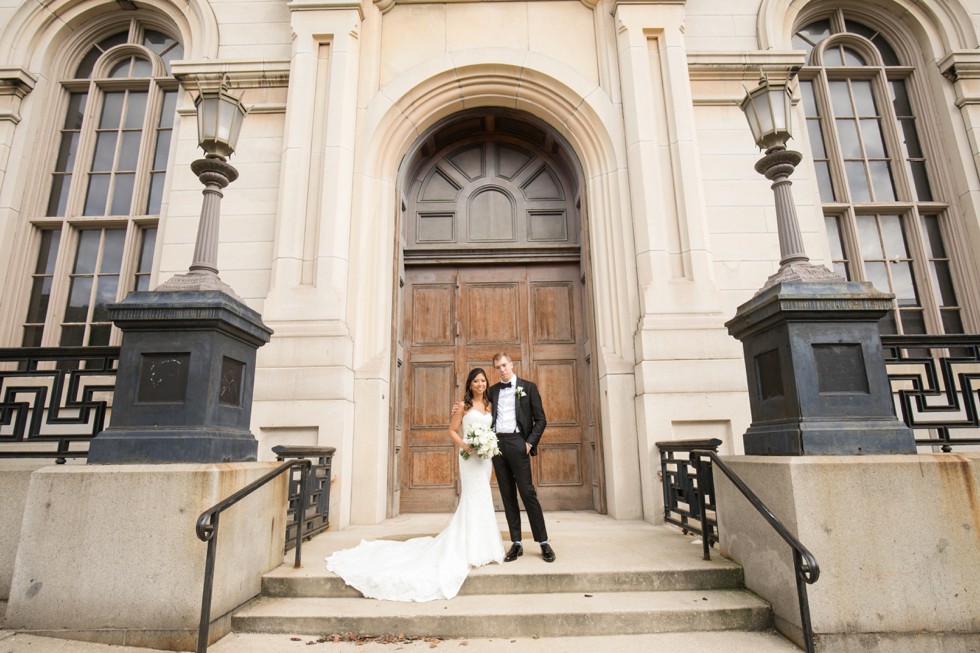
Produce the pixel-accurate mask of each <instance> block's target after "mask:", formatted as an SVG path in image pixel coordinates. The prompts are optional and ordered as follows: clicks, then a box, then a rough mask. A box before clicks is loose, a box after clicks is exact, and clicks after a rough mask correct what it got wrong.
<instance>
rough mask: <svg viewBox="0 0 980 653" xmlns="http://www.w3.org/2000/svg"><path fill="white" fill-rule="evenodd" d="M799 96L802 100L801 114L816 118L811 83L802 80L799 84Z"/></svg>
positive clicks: (815, 103) (815, 102)
mask: <svg viewBox="0 0 980 653" xmlns="http://www.w3.org/2000/svg"><path fill="white" fill-rule="evenodd" d="M800 96H801V97H802V98H803V112H804V113H805V114H806V115H807V116H816V115H818V112H817V100H816V98H815V97H813V82H811V81H809V80H804V81H801V82H800Z"/></svg>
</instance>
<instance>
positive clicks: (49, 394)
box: [0, 347, 119, 463]
mask: <svg viewBox="0 0 980 653" xmlns="http://www.w3.org/2000/svg"><path fill="white" fill-rule="evenodd" d="M118 364H119V347H20V348H11V349H0V458H39V457H53V458H55V459H56V462H57V463H64V462H65V459H66V458H77V457H84V456H87V455H88V443H89V441H90V440H91V439H92V438H94V437H95V436H96V435H97V434H98V433H99V432H100V431H102V430H103V429H104V428H105V425H106V419H107V415H108V411H109V407H110V405H111V403H112V393H113V390H114V388H115V384H116V369H117V367H118Z"/></svg>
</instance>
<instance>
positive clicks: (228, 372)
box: [88, 291, 272, 464]
mask: <svg viewBox="0 0 980 653" xmlns="http://www.w3.org/2000/svg"><path fill="white" fill-rule="evenodd" d="M109 315H110V317H111V319H112V321H113V322H114V323H115V324H116V326H118V327H119V328H120V329H121V330H122V332H123V343H122V348H121V352H120V356H119V371H118V374H117V377H116V390H115V395H114V396H113V405H112V418H111V425H110V426H109V428H107V429H106V430H104V431H102V432H101V433H99V434H98V436H96V437H95V439H94V440H92V445H91V448H90V449H89V455H88V462H89V463H90V464H92V463H94V464H100V463H114V464H140V463H217V462H244V461H252V460H255V459H256V451H257V443H256V440H255V437H254V436H253V435H252V433H251V431H250V429H249V420H250V418H251V413H252V388H253V384H254V380H255V352H256V350H257V349H258V348H259V347H261V346H262V345H264V344H265V343H267V342H269V339H270V337H271V336H272V331H271V330H270V329H269V328H268V327H267V326H265V324H263V323H262V319H261V316H260V315H259V314H258V313H256V312H255V311H253V310H252V309H250V308H249V307H248V306H246V305H245V304H243V303H242V302H240V301H238V300H237V299H235V298H233V297H231V296H229V295H228V294H226V293H224V292H220V291H181V292H139V293H133V294H131V295H129V296H128V297H127V298H126V299H125V300H123V301H122V302H119V303H118V304H113V305H111V306H109Z"/></svg>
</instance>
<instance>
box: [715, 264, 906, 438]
mask: <svg viewBox="0 0 980 653" xmlns="http://www.w3.org/2000/svg"><path fill="white" fill-rule="evenodd" d="M890 308H891V295H888V294H886V293H881V292H879V291H877V290H875V289H874V287H873V286H871V284H868V283H857V282H848V281H843V280H841V281H796V282H783V283H778V284H776V285H774V286H772V287H771V288H767V289H765V290H763V291H762V292H760V293H759V294H757V295H756V296H755V297H753V298H752V299H751V300H749V301H748V302H746V303H744V304H742V305H741V306H739V308H738V311H737V313H736V314H735V317H734V318H732V319H731V320H729V321H728V323H727V324H726V326H727V327H728V332H729V333H730V334H731V335H732V336H734V337H735V338H737V339H738V340H740V341H741V342H742V346H743V349H744V352H745V371H746V374H747V376H748V382H749V384H748V385H749V401H750V404H751V409H752V425H751V426H750V427H749V429H748V430H747V431H746V432H745V435H744V436H743V442H744V445H745V453H746V454H749V455H759V454H762V455H765V454H775V455H807V454H809V455H858V454H895V453H915V440H914V436H913V435H912V431H911V430H910V429H909V428H908V427H907V426H906V425H905V424H903V423H902V422H901V421H899V420H898V419H897V418H896V417H895V407H894V404H893V403H892V394H891V388H890V386H889V383H888V377H887V375H886V371H885V363H884V359H883V357H882V352H881V338H880V336H879V334H878V321H879V320H880V319H881V317H883V316H884V315H885V314H886V313H887V311H888V310H889V309H890Z"/></svg>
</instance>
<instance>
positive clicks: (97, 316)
mask: <svg viewBox="0 0 980 653" xmlns="http://www.w3.org/2000/svg"><path fill="white" fill-rule="evenodd" d="M118 290H119V277H116V276H111V277H99V281H98V287H97V288H96V295H95V309H94V310H93V311H92V321H93V322H108V321H109V311H107V310H106V305H108V304H112V303H114V302H115V301H116V292H117V291H118Z"/></svg>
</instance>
